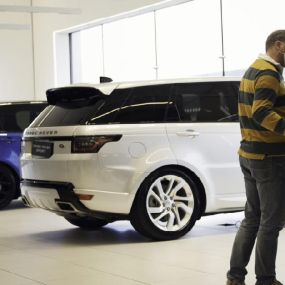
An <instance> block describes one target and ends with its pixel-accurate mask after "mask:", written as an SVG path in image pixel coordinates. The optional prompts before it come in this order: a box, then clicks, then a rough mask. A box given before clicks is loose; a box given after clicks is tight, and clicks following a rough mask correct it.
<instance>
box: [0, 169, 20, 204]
mask: <svg viewBox="0 0 285 285" xmlns="http://www.w3.org/2000/svg"><path fill="white" fill-rule="evenodd" d="M17 191H18V183H17V178H16V177H15V175H14V173H13V172H12V171H11V170H10V169H9V168H8V167H7V166H5V165H0V209H3V208H5V207H6V206H8V205H9V204H10V202H11V201H12V200H13V199H14V198H15V197H16V194H17Z"/></svg>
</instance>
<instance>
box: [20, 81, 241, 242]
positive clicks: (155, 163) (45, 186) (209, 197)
mask: <svg viewBox="0 0 285 285" xmlns="http://www.w3.org/2000/svg"><path fill="white" fill-rule="evenodd" d="M238 86H239V80H238V79H236V78H224V77H223V78H200V79H184V80H165V81H147V82H134V83H113V82H112V83H103V84H98V85H82V86H81V85H80V86H68V87H62V88H55V89H49V90H48V91H47V100H48V103H49V106H48V107H47V108H46V109H45V110H44V111H43V112H42V113H41V114H40V115H39V116H38V117H37V119H36V120H35V121H34V122H33V123H32V124H31V125H30V126H29V128H27V129H26V130H25V133H24V137H23V143H22V158H21V168H22V178H23V180H22V183H21V191H22V197H23V201H24V203H25V204H26V205H28V206H31V207H38V208H42V209H45V210H49V211H52V212H54V213H56V214H58V215H61V216H63V217H64V218H65V219H66V220H67V221H69V222H70V223H72V224H73V225H76V226H79V227H81V228H87V229H98V228H100V227H102V226H104V225H106V224H107V223H110V222H113V221H116V220H122V219H129V220H130V221H131V223H132V225H133V226H134V228H135V229H136V230H137V231H138V232H140V233H141V234H143V235H145V236H147V237H149V238H151V239H156V240H169V239H176V238H179V237H181V236H183V235H184V234H186V233H187V232H188V231H189V230H190V229H191V228H192V227H193V226H194V224H195V221H196V220H197V219H199V218H200V217H201V216H203V215H206V214H212V213H218V212H233V211H240V210H243V208H244V203H245V194H244V185H243V179H242V175H241V172H240V168H239V163H238V154H237V151H238V148H239V142H240V131H239V123H238V117H237V106H238Z"/></svg>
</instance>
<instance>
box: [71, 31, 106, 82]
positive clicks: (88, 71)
mask: <svg viewBox="0 0 285 285" xmlns="http://www.w3.org/2000/svg"><path fill="white" fill-rule="evenodd" d="M103 75H104V70H103V49H102V27H101V26H97V27H94V28H91V29H86V30H82V31H80V32H76V33H73V34H72V83H82V82H84V83H99V78H100V76H103Z"/></svg>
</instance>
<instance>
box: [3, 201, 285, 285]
mask: <svg viewBox="0 0 285 285" xmlns="http://www.w3.org/2000/svg"><path fill="white" fill-rule="evenodd" d="M242 217H243V214H242V213H235V214H219V215H214V216H208V217H204V218H202V219H201V220H200V221H198V222H197V223H196V226H195V227H194V229H193V230H192V231H191V232H190V233H189V234H188V235H186V236H185V237H183V238H181V239H180V240H175V241H168V242H150V241H148V240H147V239H145V238H143V237H142V236H140V235H139V234H137V233H136V232H135V231H134V230H133V228H132V227H131V225H130V224H129V223H128V222H125V221H123V222H116V223H113V224H110V225H108V226H106V227H105V228H104V229H102V230H100V231H97V232H88V231H81V230H79V229H77V228H76V227H74V226H72V225H70V224H69V223H68V222H66V221H65V220H64V219H63V218H61V217H58V216H56V215H54V214H52V213H49V212H46V211H43V210H39V209H29V208H25V207H23V206H22V204H21V202H20V201H15V202H13V203H12V204H11V205H10V206H9V207H8V208H7V209H5V210H3V211H1V212H0V284H1V285H34V284H48V285H65V284H69V285H70V284H71V285H73V284H79V285H87V284H90V285H91V284H92V285H97V284H98V285H118V284H119V285H143V284H151V285H184V284H186V285H187V284H189V285H198V284H199V285H200V284H202V285H220V284H225V272H226V271H227V269H228V262H229V255H230V251H231V246H232V242H233V239H234V236H235V233H236V231H237V227H238V225H239V223H240V220H241V219H242ZM223 224H229V225H228V226H225V225H223ZM284 267H285V233H284V232H282V233H281V236H280V242H279V254H278V268H277V272H278V273H279V274H278V277H279V279H280V280H283V281H285V270H284ZM247 284H248V285H250V284H252V285H253V284H254V274H253V262H251V263H250V265H249V275H248V278H247Z"/></svg>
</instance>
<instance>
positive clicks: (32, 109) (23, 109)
mask: <svg viewBox="0 0 285 285" xmlns="http://www.w3.org/2000/svg"><path fill="white" fill-rule="evenodd" d="M46 105H47V104H45V103H41V104H26V103H25V104H22V103H21V104H18V103H16V104H9V105H5V106H3V107H2V108H1V111H0V121H1V124H0V132H23V131H24V129H25V128H27V127H28V126H29V125H30V123H31V122H32V121H33V120H34V118H35V117H36V116H37V115H39V113H40V112H41V111H42V110H43V109H44V107H45V106H46Z"/></svg>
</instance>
